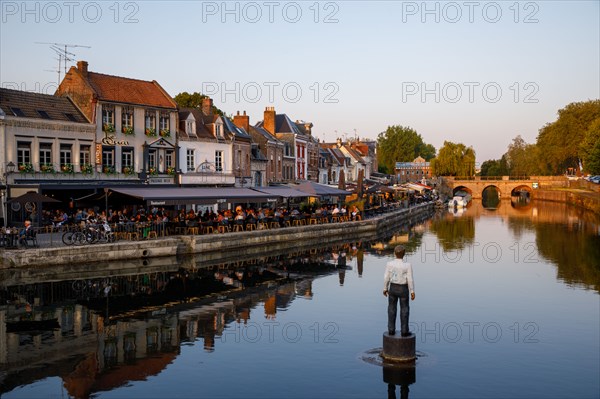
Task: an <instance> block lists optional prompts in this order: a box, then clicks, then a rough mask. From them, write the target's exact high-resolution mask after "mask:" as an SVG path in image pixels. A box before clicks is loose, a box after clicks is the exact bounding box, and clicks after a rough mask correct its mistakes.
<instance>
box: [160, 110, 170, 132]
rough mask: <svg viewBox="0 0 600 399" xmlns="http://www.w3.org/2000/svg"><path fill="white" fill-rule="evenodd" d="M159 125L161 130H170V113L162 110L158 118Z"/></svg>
mask: <svg viewBox="0 0 600 399" xmlns="http://www.w3.org/2000/svg"><path fill="white" fill-rule="evenodd" d="M158 127H159V129H160V130H161V131H165V130H169V113H168V112H161V113H160V119H159V120H158Z"/></svg>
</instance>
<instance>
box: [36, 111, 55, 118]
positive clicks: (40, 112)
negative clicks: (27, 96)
mask: <svg viewBox="0 0 600 399" xmlns="http://www.w3.org/2000/svg"><path fill="white" fill-rule="evenodd" d="M37 113H38V114H40V116H41V117H42V118H44V119H52V118H50V115H48V113H47V112H46V111H44V110H41V109H38V110H37Z"/></svg>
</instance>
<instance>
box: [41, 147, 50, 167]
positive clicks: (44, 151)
mask: <svg viewBox="0 0 600 399" xmlns="http://www.w3.org/2000/svg"><path fill="white" fill-rule="evenodd" d="M51 163H52V144H50V143H40V165H48V164H51Z"/></svg>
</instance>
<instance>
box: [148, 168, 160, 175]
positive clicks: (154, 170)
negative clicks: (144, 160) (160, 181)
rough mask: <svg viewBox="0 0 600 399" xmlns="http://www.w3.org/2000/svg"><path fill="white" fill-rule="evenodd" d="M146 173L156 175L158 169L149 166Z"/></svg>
mask: <svg viewBox="0 0 600 399" xmlns="http://www.w3.org/2000/svg"><path fill="white" fill-rule="evenodd" d="M148 173H149V174H150V176H156V175H157V174H158V170H157V169H156V168H150V169H148Z"/></svg>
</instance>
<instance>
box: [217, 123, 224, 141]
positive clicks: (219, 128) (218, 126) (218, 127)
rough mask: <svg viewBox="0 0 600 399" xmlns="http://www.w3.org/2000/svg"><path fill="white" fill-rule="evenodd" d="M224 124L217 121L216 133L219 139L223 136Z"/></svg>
mask: <svg viewBox="0 0 600 399" xmlns="http://www.w3.org/2000/svg"><path fill="white" fill-rule="evenodd" d="M222 130H223V126H221V124H219V123H217V124H215V135H216V136H217V138H218V139H220V138H222V137H223V133H222Z"/></svg>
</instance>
